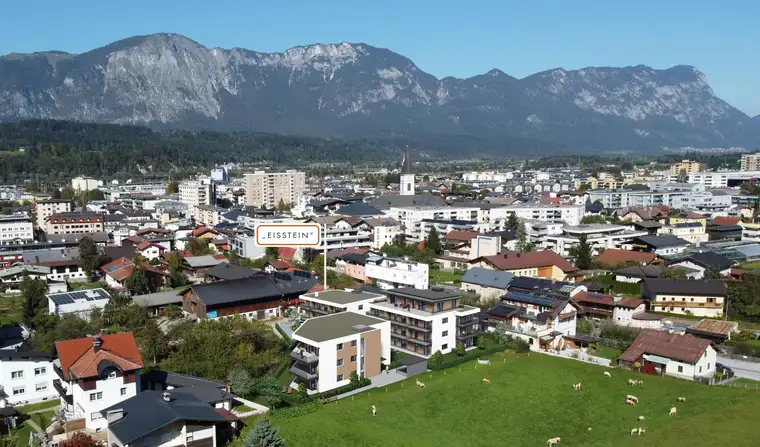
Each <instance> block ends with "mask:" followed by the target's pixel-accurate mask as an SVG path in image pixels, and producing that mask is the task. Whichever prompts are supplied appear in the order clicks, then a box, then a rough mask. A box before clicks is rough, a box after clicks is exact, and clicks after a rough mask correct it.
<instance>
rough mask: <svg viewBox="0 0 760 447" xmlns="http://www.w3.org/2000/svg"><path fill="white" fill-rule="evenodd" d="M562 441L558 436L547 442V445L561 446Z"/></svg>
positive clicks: (550, 446)
mask: <svg viewBox="0 0 760 447" xmlns="http://www.w3.org/2000/svg"><path fill="white" fill-rule="evenodd" d="M560 441H561V439H560V437H559V436H557V437H556V438H551V439H550V440H548V441H546V445H547V446H548V447H553V446H555V445H557V444H559V442H560Z"/></svg>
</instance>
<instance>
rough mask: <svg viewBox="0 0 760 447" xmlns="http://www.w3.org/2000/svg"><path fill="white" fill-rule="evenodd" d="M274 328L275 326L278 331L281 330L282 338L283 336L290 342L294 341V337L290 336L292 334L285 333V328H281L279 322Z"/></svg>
mask: <svg viewBox="0 0 760 447" xmlns="http://www.w3.org/2000/svg"><path fill="white" fill-rule="evenodd" d="M274 328H275V329H277V332H279V333H280V335H282V338H283V339H284V340H285V341H286V342H288V343H292V342H293V339H292V338H290V336H289V335H288V334H287V333H285V330H284V329H283V328H281V327H280V324H279V323H275V325H274Z"/></svg>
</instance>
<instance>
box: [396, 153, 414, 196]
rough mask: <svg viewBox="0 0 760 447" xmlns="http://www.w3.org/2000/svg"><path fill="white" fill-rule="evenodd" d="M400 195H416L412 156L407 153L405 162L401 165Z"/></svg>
mask: <svg viewBox="0 0 760 447" xmlns="http://www.w3.org/2000/svg"><path fill="white" fill-rule="evenodd" d="M399 180H400V185H399V189H400V191H399V193H400V194H401V195H402V196H413V195H414V173H413V172H412V154H411V153H410V152H409V151H407V152H405V153H404V161H403V162H402V163H401V175H400V178H399Z"/></svg>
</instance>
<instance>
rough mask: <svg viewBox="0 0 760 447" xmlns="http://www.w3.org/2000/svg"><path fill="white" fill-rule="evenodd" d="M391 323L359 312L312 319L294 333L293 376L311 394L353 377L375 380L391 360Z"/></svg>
mask: <svg viewBox="0 0 760 447" xmlns="http://www.w3.org/2000/svg"><path fill="white" fill-rule="evenodd" d="M390 336H391V322H389V321H386V320H383V319H380V318H377V317H371V316H367V315H364V314H360V313H355V312H340V313H334V314H329V315H324V316H320V317H316V318H309V319H308V320H306V321H304V322H303V324H301V326H299V327H298V329H296V331H295V332H294V333H293V340H295V341H296V342H297V343H298V344H297V345H296V347H295V348H294V349H293V350H292V351H291V352H290V356H291V358H292V359H293V360H294V362H293V365H292V366H291V367H290V370H289V371H290V372H291V373H292V374H293V375H295V376H296V377H297V379H296V381H297V382H298V383H299V384H300V383H303V384H305V385H306V389H307V391H308V392H311V393H315V392H316V393H322V392H325V391H328V390H331V389H333V388H338V387H341V386H344V385H348V384H349V383H350V378H351V374H352V373H354V372H355V373H356V374H357V375H358V376H359V377H374V376H377V375H379V374H380V373H381V372H382V365H388V364H390V360H391V341H390Z"/></svg>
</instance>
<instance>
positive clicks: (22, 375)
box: [0, 349, 58, 405]
mask: <svg viewBox="0 0 760 447" xmlns="http://www.w3.org/2000/svg"><path fill="white" fill-rule="evenodd" d="M52 362H53V356H52V355H51V354H50V353H49V352H30V351H19V350H16V349H0V386H2V390H3V391H4V394H5V396H3V397H4V398H5V399H6V400H7V402H8V404H10V405H20V404H26V403H32V402H39V401H41V400H48V399H55V398H56V397H57V396H58V392H57V391H56V390H55V389H54V388H53V378H54V377H55V373H54V372H53V363H52Z"/></svg>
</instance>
